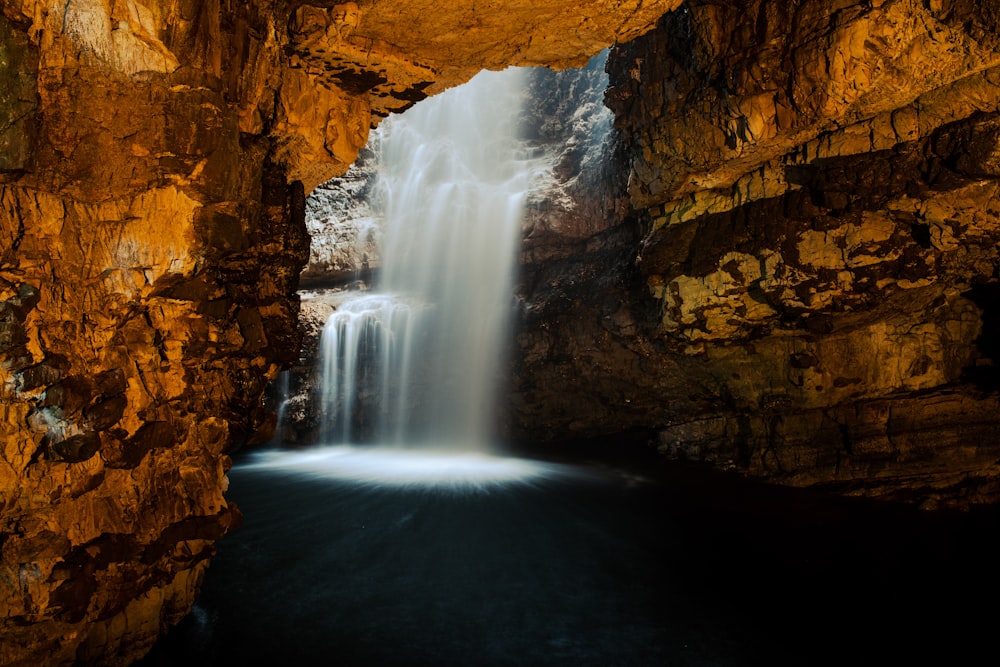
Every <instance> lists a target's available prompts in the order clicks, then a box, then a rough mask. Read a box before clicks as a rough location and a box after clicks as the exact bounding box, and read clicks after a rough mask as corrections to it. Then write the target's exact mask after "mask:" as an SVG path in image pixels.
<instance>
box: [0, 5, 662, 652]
mask: <svg viewBox="0 0 1000 667" xmlns="http://www.w3.org/2000/svg"><path fill="white" fill-rule="evenodd" d="M676 4H677V2H676V1H674V0H670V1H663V2H645V3H629V2H624V3H622V2H608V1H605V0H601V1H591V2H582V3H579V2H578V3H565V2H561V1H555V0H532V1H531V2H528V1H523V2H507V3H483V2H472V1H471V0H470V1H468V2H459V3H421V2H414V3H411V4H407V3H399V2H388V1H383V0H377V1H374V2H365V3H359V4H355V3H342V4H339V5H336V6H330V5H331V3H326V6H324V7H309V6H305V5H301V4H300V3H286V2H278V1H276V0H275V1H271V0H258V1H256V2H249V3H242V2H239V3H238V2H228V1H227V2H201V1H200V0H140V1H138V2H131V1H130V2H124V1H119V0H86V1H82V2H71V3H43V2H36V1H32V0H4V1H3V2H2V3H0V8H2V12H3V13H2V15H0V83H2V85H0V387H2V388H0V554H2V560H0V636H2V637H3V641H2V642H0V664H4V665H39V664H49V665H56V664H78V665H85V664H100V665H123V664H128V663H129V662H131V661H132V660H134V659H135V658H136V657H138V656H140V655H142V654H143V653H144V652H145V651H146V650H148V648H149V647H150V646H151V645H152V643H153V642H154V641H155V639H156V637H157V636H158V635H159V634H160V632H162V630H163V629H164V628H166V627H168V626H169V625H170V624H172V623H175V622H176V621H177V620H178V619H179V618H181V617H182V616H183V615H184V614H186V613H187V611H188V610H189V609H190V606H191V604H192V603H193V600H194V597H195V594H196V591H197V588H198V585H199V582H200V578H201V576H202V573H203V572H204V569H205V567H206V566H207V563H208V558H209V557H210V556H211V554H212V550H213V546H212V544H213V541H214V540H215V539H217V538H218V537H220V536H221V535H223V534H224V533H225V532H226V531H227V530H229V529H230V528H231V527H232V526H233V525H234V524H235V523H236V522H237V520H238V512H237V510H236V509H235V508H234V507H232V506H231V505H230V504H229V503H228V502H227V501H226V499H225V497H224V491H225V488H226V484H227V480H226V475H225V473H226V468H227V465H228V457H227V456H226V452H227V451H229V450H231V448H233V447H235V446H239V445H242V444H245V443H247V442H254V441H259V440H262V439H265V438H266V437H267V436H268V434H269V432H270V429H271V428H273V422H272V421H271V419H272V418H271V417H269V416H268V414H267V413H266V412H265V410H264V408H263V405H262V400H261V399H262V395H263V391H264V388H265V387H266V385H267V383H268V382H269V381H270V380H272V379H273V378H274V377H275V376H276V374H277V373H278V371H279V370H280V368H281V367H282V366H283V365H286V364H287V363H289V362H290V361H291V360H292V359H294V358H295V356H296V353H297V347H298V339H297V333H296V317H297V313H298V300H297V296H296V295H295V289H296V286H297V281H298V274H299V271H300V270H301V268H302V265H303V264H304V263H305V260H306V258H307V256H308V239H307V237H306V234H305V225H304V218H303V209H304V193H305V191H307V190H309V189H311V188H312V187H313V186H315V185H316V184H317V183H320V182H322V181H324V180H326V179H327V178H329V177H330V176H332V175H335V174H338V173H342V172H343V171H344V170H345V169H346V167H347V165H349V164H350V163H351V162H352V161H353V159H354V156H355V154H356V152H357V150H358V149H359V148H360V147H361V146H362V145H363V144H364V142H365V139H366V136H367V133H368V130H369V128H370V127H371V126H372V125H373V123H375V122H377V120H378V118H379V117H380V116H384V115H386V114H388V113H390V112H391V111H394V110H398V109H400V108H403V107H405V106H406V105H408V104H411V103H412V102H413V101H415V100H417V99H420V98H421V97H424V96H426V95H427V94H430V93H432V92H434V91H435V90H440V89H442V88H444V87H446V86H450V85H454V84H456V83H459V82H461V81H462V80H464V79H467V78H469V77H470V76H471V75H472V74H474V73H475V72H476V71H478V70H479V69H480V68H482V67H501V66H504V65H506V64H529V63H530V64H540V63H551V64H555V65H559V66H565V65H569V64H573V63H576V62H579V61H580V59H581V58H585V57H586V56H587V55H589V54H591V53H594V52H596V51H597V50H599V49H600V48H603V47H605V46H607V45H609V44H611V43H612V42H614V41H622V40H626V39H629V38H631V37H633V36H635V35H638V34H640V33H641V32H642V31H644V30H646V29H648V28H650V27H651V26H652V24H653V23H654V22H655V20H656V18H658V16H659V15H661V14H662V13H663V12H664V11H667V10H669V9H672V8H673V7H674V6H675V5H676Z"/></svg>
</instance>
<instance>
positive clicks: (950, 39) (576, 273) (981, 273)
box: [512, 0, 1000, 505]
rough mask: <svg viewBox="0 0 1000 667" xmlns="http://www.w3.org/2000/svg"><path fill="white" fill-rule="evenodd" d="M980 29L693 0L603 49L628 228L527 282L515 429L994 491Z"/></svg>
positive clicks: (990, 174) (958, 12)
mask: <svg viewBox="0 0 1000 667" xmlns="http://www.w3.org/2000/svg"><path fill="white" fill-rule="evenodd" d="M998 20H1000V17H998V15H997V13H996V11H995V9H992V8H988V7H983V6H981V4H980V3H972V2H961V1H958V0H956V1H955V2H915V1H910V0H897V1H887V2H864V3H861V2H857V3H855V2H841V3H824V2H818V1H810V0H799V1H796V2H790V3H784V4H782V5H780V6H779V5H778V3H766V2H758V3H736V2H712V3H707V2H698V1H691V2H687V3H685V4H684V5H683V6H682V7H681V8H680V9H679V10H678V11H676V12H673V13H671V14H668V15H666V16H665V17H664V18H663V19H662V21H661V23H660V26H659V27H658V29H657V30H656V31H654V32H651V33H649V34H647V35H646V36H643V37H641V38H639V39H637V40H634V41H632V42H630V43H628V44H624V45H621V46H619V47H618V48H616V49H615V50H614V51H613V52H612V56H611V60H610V63H609V71H610V75H611V84H612V88H611V89H610V90H609V92H608V103H609V105H610V106H611V108H612V109H613V111H614V112H615V118H616V125H617V127H618V128H619V131H620V133H621V135H620V136H621V141H622V142H623V144H624V150H625V151H626V154H627V156H628V158H627V159H628V161H629V164H630V167H629V172H630V175H629V180H628V193H629V198H630V202H631V204H632V211H633V215H634V216H635V223H634V226H633V230H634V233H635V234H636V235H638V237H639V238H640V239H641V240H640V241H639V243H638V244H635V245H633V244H632V241H631V240H630V239H629V238H628V235H627V234H625V233H624V231H623V232H622V233H620V234H618V235H617V236H616V237H614V236H613V237H607V238H601V237H600V236H595V237H593V239H592V240H591V244H590V246H591V247H592V248H594V249H595V254H594V255H593V261H586V260H585V259H583V258H580V260H579V261H578V262H577V265H576V266H575V267H569V266H568V267H566V268H567V271H562V272H553V273H551V274H550V276H549V277H548V278H546V279H544V280H541V281H536V282H535V283H534V284H532V285H531V286H530V287H529V289H528V293H527V296H526V298H527V299H528V301H529V302H533V303H538V304H540V307H538V308H536V309H535V311H536V312H535V313H534V314H533V317H532V318H531V319H530V320H529V321H528V324H538V325H539V326H529V327H525V328H524V330H523V333H522V335H521V341H520V348H521V350H522V365H523V368H524V370H523V372H522V373H521V375H520V380H519V381H518V384H517V385H516V388H517V390H518V391H517V393H515V398H516V409H517V412H516V414H515V415H514V417H512V421H513V422H514V423H524V424H526V425H528V426H529V432H528V433H527V434H526V435H529V436H530V435H540V436H542V437H544V438H553V437H555V438H559V437H563V438H567V437H579V436H581V435H588V434H589V435H593V434H598V433H602V432H604V433H607V432H614V431H619V432H621V431H626V430H629V429H638V430H642V432H643V437H647V438H650V439H651V440H652V442H653V444H654V445H656V446H657V447H658V448H659V449H660V450H661V451H663V452H664V453H665V454H667V455H668V456H672V457H677V458H686V459H694V460H699V461H707V462H711V463H712V464H714V465H717V466H722V467H727V468H732V469H736V470H740V471H743V472H744V473H747V474H751V475H756V476H761V477H765V478H767V479H770V480H774V481H781V482H784V483H791V484H801V485H817V484H822V485H829V486H830V487H831V488H836V489H838V490H840V491H846V492H857V493H865V494H870V495H876V496H880V497H888V498H899V499H907V500H911V501H918V502H926V503H928V504H929V505H936V504H941V503H943V504H953V505H966V504H968V503H975V502H986V501H995V500H996V499H997V492H998V491H1000V484H998V472H1000V470H998V467H997V463H996V462H997V461H998V460H1000V457H998V454H1000V443H997V441H996V439H995V438H991V437H990V435H989V434H990V433H991V432H992V431H994V430H995V429H996V427H997V422H998V416H1000V411H998V408H1000V404H998V399H997V388H998V385H997V382H996V380H997V374H996V361H997V360H996V348H995V344H994V343H993V342H991V341H992V338H993V334H994V332H995V330H996V329H995V327H996V313H997V307H998V305H1000V303H998V301H997V296H998V291H997V280H998V278H1000V272H998V255H997V241H998V240H1000V238H998V231H1000V230H998V225H1000V219H998V208H997V204H996V201H997V199H996V195H997V188H998V180H997V178H998V176H1000V173H998V170H997V155H998V154H1000V134H998V127H1000V125H998V123H1000V113H998V112H1000V106H998V102H1000V98H998V94H1000V87H998V84H1000V78H998V77H1000V75H998V72H1000V70H998V69H997V66H998V65H1000V60H998V58H1000V49H998V41H997V34H998V32H997V27H998V24H997V21H998ZM627 228H628V225H627V224H626V225H625V226H624V227H623V228H622V229H623V230H625V229H627ZM616 258H617V259H616ZM609 262H614V263H609ZM609 267H613V268H612V270H611V271H608V268H609ZM552 294H557V295H558V297H559V298H558V299H553V298H552V296H551V295H552ZM527 378H533V379H531V380H528V379H527Z"/></svg>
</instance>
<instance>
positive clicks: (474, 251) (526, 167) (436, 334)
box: [320, 69, 533, 451]
mask: <svg viewBox="0 0 1000 667" xmlns="http://www.w3.org/2000/svg"><path fill="white" fill-rule="evenodd" d="M524 79H525V71H524V70H517V69H510V70H506V71H504V72H483V73H481V74H480V75H479V76H477V77H476V78H474V79H473V80H472V81H470V82H469V83H468V84H466V85H464V86H462V87H460V88H455V89H452V90H450V91H447V92H445V93H444V94H442V95H439V96H437V97H435V98H433V99H430V100H427V101H425V102H422V103H421V104H419V105H417V106H415V107H414V108H413V109H411V110H409V111H407V112H406V113H405V114H403V115H400V116H397V117H394V118H391V119H389V120H387V121H386V122H385V123H384V124H383V126H382V128H381V133H382V135H381V136H382V140H381V163H380V166H379V172H378V174H379V175H378V186H377V192H378V200H377V205H379V206H380V207H381V208H382V211H383V215H384V226H385V242H384V247H383V249H382V253H381V257H382V266H383V267H384V268H383V269H382V274H381V277H380V279H379V280H378V284H377V286H376V288H377V289H376V291H375V292H373V293H362V294H360V295H358V296H356V297H354V298H350V299H349V300H347V301H345V302H344V303H342V304H341V305H340V307H339V308H338V309H337V312H335V313H334V314H333V316H332V317H331V318H330V319H329V321H328V323H327V325H326V327H325V328H324V331H323V338H322V341H321V352H320V355H321V364H320V367H321V369H322V371H321V372H322V379H321V392H320V400H321V402H322V411H321V412H322V419H323V423H324V427H323V437H324V439H325V440H326V441H327V442H341V443H349V442H357V441H361V440H366V441H373V442H379V443H391V444H396V445H410V444H414V443H417V444H419V445H421V446H432V447H434V448H438V449H451V450H461V451H481V450H485V449H487V448H488V447H487V446H486V443H487V441H488V439H489V432H490V430H491V422H492V418H493V409H492V405H493V402H494V389H495V387H496V382H497V375H498V372H499V368H500V366H499V364H500V361H501V360H502V357H503V350H504V341H505V338H506V336H507V333H508V320H509V317H508V316H509V311H510V307H511V301H512V276H513V267H514V265H515V252H516V248H517V243H518V240H519V237H520V231H521V227H520V223H521V218H522V212H523V208H524V201H525V198H526V193H527V189H528V183H529V174H530V172H531V170H532V168H533V163H532V162H531V161H530V160H528V159H527V156H526V154H525V152H526V151H525V149H524V146H523V143H522V142H520V141H519V140H518V136H517V134H518V127H517V119H518V117H519V113H518V111H519V109H520V105H521V97H522V95H523V92H522V91H523V82H524Z"/></svg>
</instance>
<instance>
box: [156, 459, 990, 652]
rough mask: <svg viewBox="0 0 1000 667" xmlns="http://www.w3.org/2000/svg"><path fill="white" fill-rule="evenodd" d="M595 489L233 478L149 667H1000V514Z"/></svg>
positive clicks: (688, 491)
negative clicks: (222, 534) (219, 518)
mask: <svg viewBox="0 0 1000 667" xmlns="http://www.w3.org/2000/svg"><path fill="white" fill-rule="evenodd" d="M592 472H593V474H591V475H588V476H587V477H586V478H582V479H581V478H559V479H553V480H542V481H536V482H534V483H526V484H514V485H510V486H506V487H502V488H493V489H475V490H466V491H456V490H454V489H426V488H405V487H404V488H400V487H389V488H380V487H372V486H366V485H359V484H354V483H349V482H343V481H334V480H328V479H315V478H311V477H307V476H302V475H296V474H289V473H285V472H276V471H273V470H257V469H253V468H249V467H246V466H240V465H238V466H237V467H236V468H234V470H233V471H232V472H231V473H230V477H231V480H232V484H231V489H230V494H229V495H230V497H231V498H232V499H233V500H235V501H236V502H237V504H238V505H239V506H240V508H241V509H242V511H243V513H244V515H245V518H244V523H243V527H242V528H241V529H239V530H238V531H236V532H234V533H233V534H232V535H230V536H227V537H226V538H225V539H223V540H222V541H221V542H220V543H219V545H218V551H219V553H218V556H217V557H216V558H215V559H214V560H213V562H212V566H211V568H210V570H209V572H208V575H207V577H206V579H205V583H204V587H203V593H202V596H201V599H200V601H199V603H198V605H197V607H196V608H195V611H194V612H193V613H192V614H191V615H190V616H189V617H188V618H187V619H186V620H185V621H184V622H182V623H181V625H179V626H178V627H177V628H175V629H174V630H173V631H172V632H171V633H170V634H169V635H168V636H167V637H166V638H164V639H163V640H161V642H160V643H159V644H158V645H157V647H156V648H155V649H154V651H153V653H152V654H151V655H150V656H149V657H148V658H147V659H145V660H144V661H142V663H140V664H142V665H144V666H146V667H160V666H174V665H184V666H199V665H242V666H247V665H348V666H351V665H358V666H366V665H376V666H386V667H393V666H404V665H407V666H418V665H420V666H423V665H427V666H431V665H433V666H447V665H481V666H493V665H566V666H569V665H574V666H575V665H594V666H598V665H600V666H604V665H692V666H694V665H698V666H702V665H705V666H707V665H719V666H738V665H802V666H808V665H868V664H871V665H911V664H939V665H973V664H997V663H996V661H997V660H1000V657H998V653H1000V651H998V648H997V646H998V644H997V640H998V638H1000V626H998V622H1000V612H998V610H997V605H998V604H1000V598H998V597H997V593H1000V547H998V539H997V531H998V529H1000V525H998V523H997V516H996V513H995V512H992V511H991V512H982V513H974V514H964V515H941V514H930V513H921V512H919V511H917V510H912V509H909V508H899V507H893V506H886V505H881V504H872V503H868V502H853V501H850V502H845V501H843V500H831V499H825V498H822V497H818V496H815V495H812V494H808V493H802V492H799V491H795V490H787V489H773V488H768V487H760V486H757V485H752V484H747V483H744V482H741V481H738V480H727V479H725V478H722V479H720V478H719V477H718V476H715V475H705V474H701V473H697V472H696V471H695V472H692V471H691V470H687V471H681V472H678V473H671V472H664V473H662V474H660V473H658V474H656V475H653V476H651V477H642V478H640V477H637V476H636V475H635V474H634V473H626V472H625V471H623V470H621V469H619V470H612V469H608V468H602V469H600V470H599V471H598V470H597V469H594V470H593V471H592ZM644 474H648V471H647V472H646V473H644Z"/></svg>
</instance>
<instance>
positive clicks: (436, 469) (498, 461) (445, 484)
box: [240, 445, 581, 489]
mask: <svg viewBox="0 0 1000 667" xmlns="http://www.w3.org/2000/svg"><path fill="white" fill-rule="evenodd" d="M240 468H241V469H243V470H266V471H274V472H286V473H295V474H300V475H304V476H308V477H313V478H318V479H327V480H333V481H339V482H351V483H357V484H364V485H371V486H388V487H427V488H453V489H470V488H479V489H485V488H493V487H497V486H503V485H509V484H520V483H535V482H539V481H542V480H551V479H557V478H566V477H573V476H576V475H579V474H581V473H580V472H579V470H578V469H576V468H574V467H572V466H567V465H563V464H558V463H550V462H546V461H536V460H532V459H524V458H517V457H506V456H496V455H490V454H485V453H481V452H477V451H457V450H445V449H441V450H435V449H425V448H424V447H423V446H421V448H419V449H409V448H402V447H387V446H378V447H357V446H351V445H328V446H321V447H313V448H310V449H306V450H295V451H289V450H270V451H264V452H258V453H257V454H255V455H254V458H253V460H252V461H251V462H250V463H246V464H242V465H241V466H240Z"/></svg>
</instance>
